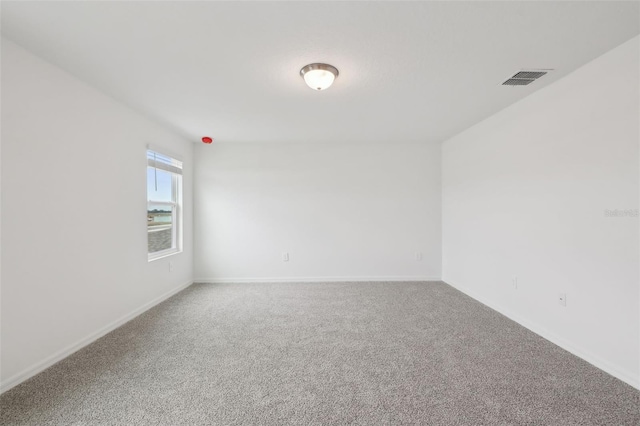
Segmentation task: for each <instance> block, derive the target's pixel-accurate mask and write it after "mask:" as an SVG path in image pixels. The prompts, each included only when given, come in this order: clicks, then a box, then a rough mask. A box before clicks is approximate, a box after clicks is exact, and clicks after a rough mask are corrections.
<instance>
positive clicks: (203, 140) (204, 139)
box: [202, 136, 213, 143]
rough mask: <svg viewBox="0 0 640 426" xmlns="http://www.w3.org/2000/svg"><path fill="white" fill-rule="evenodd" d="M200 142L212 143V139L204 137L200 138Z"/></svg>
mask: <svg viewBox="0 0 640 426" xmlns="http://www.w3.org/2000/svg"><path fill="white" fill-rule="evenodd" d="M202 142H204V143H211V142H213V139H211V138H210V137H209V136H204V137H203V138H202Z"/></svg>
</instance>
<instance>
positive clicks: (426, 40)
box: [2, 1, 640, 143]
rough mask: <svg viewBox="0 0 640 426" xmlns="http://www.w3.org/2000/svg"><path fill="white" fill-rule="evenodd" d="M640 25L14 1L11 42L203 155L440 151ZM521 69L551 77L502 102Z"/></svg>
mask: <svg viewBox="0 0 640 426" xmlns="http://www.w3.org/2000/svg"><path fill="white" fill-rule="evenodd" d="M639 17H640V10H639V3H638V2H620V3H617V2H511V3H509V2H406V3H405V2H402V3H400V2H296V3H291V2H257V3H254V2H251V3H249V2H177V1H176V2H42V3H38V2H7V1H3V2H2V34H3V35H4V36H6V37H7V38H9V39H11V40H13V41H15V42H16V43H18V44H20V45H22V46H24V47H25V48H27V49H29V50H31V51H32V52H34V53H35V54H37V55H39V56H41V57H44V58H45V59H47V60H49V61H50V62H52V63H54V64H56V65H58V66H60V67H61V68H63V69H66V70H68V71H69V72H70V73H72V74H74V75H76V76H77V77H79V78H80V79H82V80H85V81H87V82H88V83H90V84H92V85H94V86H95V87H98V88H99V89H101V90H102V91H104V92H106V93H108V94H109V95H111V96H113V97H114V98H116V99H119V100H121V101H123V102H125V103H126V104H129V105H130V106H132V107H133V108H135V109H137V110H139V111H142V112H143V113H145V114H147V115H148V116H151V117H154V118H155V119H157V120H159V121H161V122H164V123H166V124H167V125H169V126H171V127H173V128H174V129H177V130H179V131H180V132H182V133H183V134H184V135H186V136H187V137H189V138H191V139H193V140H194V141H199V140H200V137H201V136H203V135H210V136H213V137H214V138H215V139H216V142H234V143H235V142H247V141H250V142H295V143H301V142H313V143H321V142H371V143H375V142H395V141H397V142H402V141H404V142H441V141H443V140H446V139H447V138H448V137H450V136H453V135H455V134H456V133H458V132H460V131H462V130H464V129H465V128H467V127H469V126H471V125H473V124H475V123H477V122H478V121H480V120H482V119H484V118H486V117H488V116H490V115H492V114H494V113H496V112H497V111H499V110H500V109H502V108H504V107H506V106H508V105H510V104H512V103H513V102H516V101H517V100H519V99H521V98H523V97H525V96H527V95H528V94H530V93H532V92H533V91H535V90H538V89H540V88H542V87H544V86H546V85H548V84H549V83H552V82H553V81H555V80H557V79H559V78H561V77H562V76H564V75H566V74H567V73H569V72H571V71H573V70H574V69H576V68H578V67H579V66H581V65H583V64H585V63H586V62H588V61H589V60H591V59H594V58H595V57H597V56H599V55H601V54H603V53H604V52H606V51H608V50H610V49H612V48H614V47H615V46H617V45H619V44H621V43H623V42H624V41H626V40H628V39H630V38H632V37H633V36H635V35H637V34H638V33H640V24H639V20H640V18H639ZM311 62H327V63H330V64H332V65H334V66H336V67H337V68H338V69H339V70H340V76H339V77H338V79H337V80H336V82H335V84H334V85H333V86H332V87H331V88H330V89H328V90H326V91H323V92H314V91H312V90H311V89H309V88H308V87H307V86H306V85H305V83H304V81H303V80H302V78H301V77H300V76H299V74H298V72H299V70H300V68H301V67H302V66H304V65H306V64H308V63H311ZM523 68H554V69H555V70H556V71H555V72H553V73H552V74H550V75H548V76H545V77H543V78H541V79H540V80H538V82H536V83H534V84H532V85H530V86H528V87H515V88H514V87H505V86H500V83H501V82H502V81H503V80H505V79H506V78H507V77H509V76H510V75H511V74H513V73H514V72H515V71H518V70H520V69H523ZM603 77H605V78H615V76H603Z"/></svg>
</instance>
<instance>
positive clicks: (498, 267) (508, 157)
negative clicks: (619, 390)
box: [442, 37, 640, 388]
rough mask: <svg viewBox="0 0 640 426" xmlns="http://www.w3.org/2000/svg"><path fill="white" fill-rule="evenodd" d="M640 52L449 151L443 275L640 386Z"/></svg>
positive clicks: (618, 52) (590, 70)
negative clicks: (639, 211) (564, 295)
mask: <svg viewBox="0 0 640 426" xmlns="http://www.w3.org/2000/svg"><path fill="white" fill-rule="evenodd" d="M639 51H640V37H635V38H633V39H632V40H629V41H628V42H626V43H624V44H623V45H621V46H619V47H617V48H615V49H613V50H612V51H610V52H608V53H606V54H604V55H603V56H601V57H599V58H597V59H595V60H594V61H592V62H590V63H588V64H587V65H585V66H583V67H582V68H580V69H578V70H577V71H575V72H574V73H572V74H570V75H568V76H567V77H565V78H563V79H561V80H559V81H557V82H556V83H554V84H552V85H550V86H548V87H546V88H544V89H541V90H540V91H538V92H536V93H534V94H532V95H531V96H529V97H527V98H525V99H524V100H522V101H520V102H518V103H516V104H514V105H512V106H510V107H509V108H507V109H505V110H503V111H501V112H499V113H498V114H496V115H494V116H492V117H490V118H488V119H487V120H484V121H483V122H481V123H479V124H477V125H475V126H474V127H472V128H470V129H468V130H466V131H465V132H463V133H461V134H459V135H457V136H455V137H453V138H452V139H450V140H448V141H446V142H445V143H444V144H443V147H442V174H443V176H442V178H443V183H442V184H443V189H442V202H443V203H442V239H443V252H442V259H443V271H442V276H443V280H444V281H445V282H446V283H448V284H450V285H452V286H454V287H456V288H458V289H459V290H461V291H463V292H465V293H467V294H468V295H470V296H472V297H474V298H476V299H477V300H479V301H481V302H483V303H485V304H486V305H488V306H490V307H492V308H494V309H496V310H497V311H499V312H501V313H503V314H504V315H506V316H508V317H509V318H511V319H513V320H515V321H517V322H519V323H520V324H522V325H524V326H525V327H528V328H529V329H531V330H533V331H534V332H536V333H538V334H540V335H542V336H543V337H545V338H547V339H549V340H551V341H552V342H554V343H556V344H558V345H559V346H561V347H563V348H564V349H566V350H568V351H570V352H572V353H574V354H576V355H578V356H580V357H582V358H583V359H585V360H587V361H589V362H591V363H592V364H594V365H596V366H597V367H599V368H601V369H603V370H605V371H607V372H608V373H610V374H612V375H614V376H616V377H618V378H619V379H621V380H624V381H625V382H627V383H629V384H631V385H632V386H634V387H636V388H639V387H640V380H639V379H638V376H639V374H640V371H639V370H640V369H639V364H640V350H639V345H640V316H639V307H640V294H639V278H640V277H639V275H640V274H639V255H640V252H639V248H638V245H639V244H638V242H639V238H638V236H639V227H638V201H639V192H640V191H639V190H640V188H639V184H638V179H639V173H638V171H639V170H638V169H639V167H638V159H639V149H638V145H639V140H640V107H639V97H640V96H639V95H640V85H639V78H640V66H639V59H640V58H639ZM542 78H544V77H542ZM534 84H535V83H534ZM504 90H518V89H517V88H512V87H504ZM561 294H566V306H563V305H562V304H561V303H560V301H559V298H560V295H561Z"/></svg>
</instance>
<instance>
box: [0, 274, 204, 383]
mask: <svg viewBox="0 0 640 426" xmlns="http://www.w3.org/2000/svg"><path fill="white" fill-rule="evenodd" d="M191 284H193V281H189V282H187V283H184V284H181V285H180V286H178V287H176V288H174V289H172V290H170V291H168V292H166V293H164V294H163V295H161V296H159V297H156V298H155V299H153V300H152V301H150V302H148V303H145V304H144V305H142V306H140V307H139V308H137V309H135V310H134V311H132V312H130V313H128V314H127V315H124V316H122V317H120V318H118V319H117V320H115V321H113V322H112V323H110V324H107V325H106V326H104V327H102V328H101V329H99V330H97V331H95V332H94V333H91V334H90V335H88V336H87V337H84V338H82V339H80V340H79V341H77V342H76V343H74V344H72V345H69V346H67V347H66V348H64V349H62V350H60V351H58V352H56V353H54V354H53V355H51V356H49V357H47V358H45V359H44V360H42V361H40V362H38V363H36V364H34V365H32V366H31V367H29V368H27V369H25V370H23V371H21V372H20V373H18V374H16V375H14V376H12V377H9V378H8V379H6V380H5V381H3V382H2V383H1V384H0V394H1V393H3V392H6V391H8V390H9V389H11V388H13V387H15V386H17V385H19V384H20V383H22V382H24V381H25V380H27V379H30V378H31V377H33V376H35V375H36V374H38V373H40V372H42V371H44V370H46V369H47V368H49V367H51V366H52V365H53V364H55V363H57V362H58V361H61V360H63V359H64V358H66V357H68V356H69V355H71V354H73V353H74V352H76V351H78V350H80V349H82V348H84V347H85V346H87V345H89V344H91V343H93V342H95V341H96V340H98V339H99V338H101V337H102V336H104V335H105V334H107V333H109V332H111V331H113V330H115V329H116V328H118V327H120V326H121V325H123V324H124V323H126V322H129V321H131V320H132V319H133V318H135V317H137V316H138V315H140V314H142V313H143V312H145V311H147V310H149V309H151V308H153V307H154V306H156V305H157V304H159V303H161V302H163V301H165V300H166V299H168V298H170V297H171V296H173V295H174V294H176V293H178V292H180V291H182V290H184V289H185V288H187V287H189V286H190V285H191Z"/></svg>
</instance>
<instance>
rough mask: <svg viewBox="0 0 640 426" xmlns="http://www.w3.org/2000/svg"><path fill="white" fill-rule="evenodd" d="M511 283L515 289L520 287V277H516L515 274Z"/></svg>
mask: <svg viewBox="0 0 640 426" xmlns="http://www.w3.org/2000/svg"><path fill="white" fill-rule="evenodd" d="M511 285H512V286H513V288H514V289H516V290H517V289H518V277H516V276H515V275H514V276H513V278H511Z"/></svg>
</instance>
